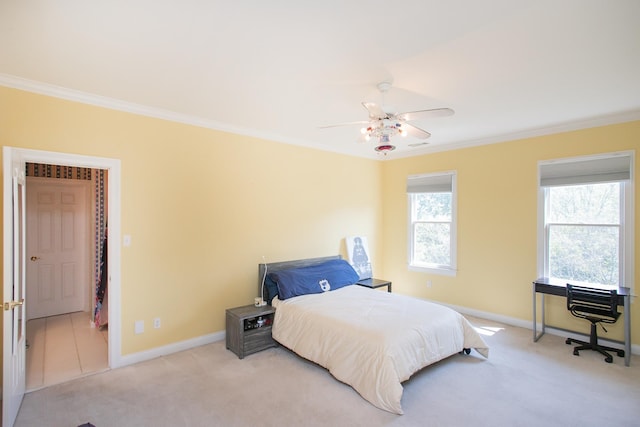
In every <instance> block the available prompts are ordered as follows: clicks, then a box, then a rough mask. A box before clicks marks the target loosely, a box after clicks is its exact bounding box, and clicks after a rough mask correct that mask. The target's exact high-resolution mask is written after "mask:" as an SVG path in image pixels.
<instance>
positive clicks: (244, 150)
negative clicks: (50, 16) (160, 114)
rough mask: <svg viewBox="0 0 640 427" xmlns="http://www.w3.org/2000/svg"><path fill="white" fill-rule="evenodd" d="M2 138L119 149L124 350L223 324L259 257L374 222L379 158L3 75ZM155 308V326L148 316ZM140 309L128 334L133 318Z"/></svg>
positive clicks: (76, 148) (93, 151) (318, 252)
mask: <svg viewBox="0 0 640 427" xmlns="http://www.w3.org/2000/svg"><path fill="white" fill-rule="evenodd" d="M0 144H1V145H3V146H12V147H18V148H29V149H35V150H46V151H58V152H66V153H73V154H82V155H90V156H100V157H109V158H117V159H121V162H122V233H123V234H130V235H131V236H132V245H131V246H130V247H124V248H122V283H121V294H122V331H121V335H122V352H123V355H126V354H131V353H136V352H139V351H143V350H148V349H151V348H154V347H157V346H162V345H166V344H171V343H175V342H178V341H182V340H187V339H190V338H194V337H199V336H202V335H206V334H210V333H213V332H219V331H223V330H224V327H225V326H224V310H225V309H226V308H230V307H234V306H239V305H245V304H251V303H252V302H253V298H254V297H255V296H256V295H258V267H257V265H258V263H260V262H262V257H263V256H265V257H266V260H267V262H275V261H283V260H288V259H297V258H307V257H316V256H326V255H333V254H337V253H341V254H342V255H343V256H346V248H345V244H344V237H345V236H349V235H354V234H360V235H366V236H368V237H369V239H370V245H371V249H372V258H373V262H374V265H377V264H379V263H378V262H377V254H378V253H379V249H378V248H379V247H380V244H379V241H378V240H379V239H378V236H379V235H380V233H381V229H382V214H381V213H382V201H381V195H380V177H381V165H380V163H379V162H376V161H373V160H367V159H360V158H355V157H350V156H345V155H340V154H335V153H328V152H324V151H319V150H314V149H310V148H302V147H297V146H292V145H286V144H281V143H275V142H271V141H267V140H261V139H256V138H250V137H245V136H238V135H232V134H228V133H224V132H218V131H213V130H209V129H203V128H198V127H194V126H188V125H184V124H179V123H173V122H169V121H163V120H159V119H153V118H148V117H142V116H137V115H133V114H128V113H123V112H118V111H112V110H108V109H104V108H98V107H93V106H88V105H84V104H80V103H75V102H69V101H64V100H60V99H55V98H51V97H46V96H41V95H36V94H32V93H28V92H23V91H19V90H14V89H8V88H5V87H0ZM155 317H160V318H161V319H162V328H161V329H157V330H156V329H153V328H152V327H151V325H152V320H153V318H155ZM136 320H144V321H145V326H146V328H145V333H143V334H141V335H135V334H134V333H133V331H134V322H135V321H136Z"/></svg>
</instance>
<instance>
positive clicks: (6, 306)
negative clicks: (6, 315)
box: [4, 298, 24, 311]
mask: <svg viewBox="0 0 640 427" xmlns="http://www.w3.org/2000/svg"><path fill="white" fill-rule="evenodd" d="M22 304H24V298H22V299H21V300H20V301H11V302H5V303H4V310H5V311H9V310H13V309H14V308H16V307H20V306H21V305H22Z"/></svg>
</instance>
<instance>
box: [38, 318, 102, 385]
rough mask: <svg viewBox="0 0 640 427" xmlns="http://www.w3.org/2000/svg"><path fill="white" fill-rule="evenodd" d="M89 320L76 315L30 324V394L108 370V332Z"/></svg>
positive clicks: (46, 319)
mask: <svg viewBox="0 0 640 427" xmlns="http://www.w3.org/2000/svg"><path fill="white" fill-rule="evenodd" d="M90 319H91V317H90V313H88V312H77V313H70V314H62V315H59V316H52V317H44V318H41V319H32V320H29V321H28V322H27V343H28V345H29V348H28V349H27V360H26V363H27V366H26V371H27V373H26V375H27V378H26V379H27V384H26V388H27V391H33V390H37V389H40V388H43V387H47V386H50V385H53V384H58V383H61V382H65V381H69V380H71V379H74V378H78V377H82V376H85V375H89V374H92V373H95V372H101V371H104V370H107V369H108V368H109V357H108V342H109V338H108V332H107V330H106V328H105V329H104V330H100V329H98V328H95V327H91V322H90Z"/></svg>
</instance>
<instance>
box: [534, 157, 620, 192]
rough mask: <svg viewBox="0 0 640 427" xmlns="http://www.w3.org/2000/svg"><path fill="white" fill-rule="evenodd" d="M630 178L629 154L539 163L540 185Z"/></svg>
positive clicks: (592, 182) (586, 182)
mask: <svg viewBox="0 0 640 427" xmlns="http://www.w3.org/2000/svg"><path fill="white" fill-rule="evenodd" d="M630 178H631V154H619V155H612V156H609V157H599V158H588V159H572V160H566V161H562V160H558V161H553V162H549V163H541V164H540V186H541V187H552V186H558V185H576V184H594V183H598V182H613V181H625V180H629V179H630Z"/></svg>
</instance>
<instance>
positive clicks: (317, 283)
mask: <svg viewBox="0 0 640 427" xmlns="http://www.w3.org/2000/svg"><path fill="white" fill-rule="evenodd" d="M267 276H268V277H270V278H271V279H272V280H273V281H274V282H275V283H276V284H277V286H278V299H281V300H285V299H287V298H291V297H295V296H298V295H306V294H319V293H322V292H328V291H333V290H336V289H339V288H342V287H344V286H347V285H352V284H354V283H356V282H357V281H358V280H360V278H359V277H358V273H356V271H355V270H354V269H353V267H352V266H351V265H350V264H349V263H348V262H347V261H345V260H343V259H335V260H331V261H327V262H323V263H322V264H317V265H312V266H309V267H300V268H292V269H289V270H280V271H274V272H273V273H269V274H268V275H267Z"/></svg>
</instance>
